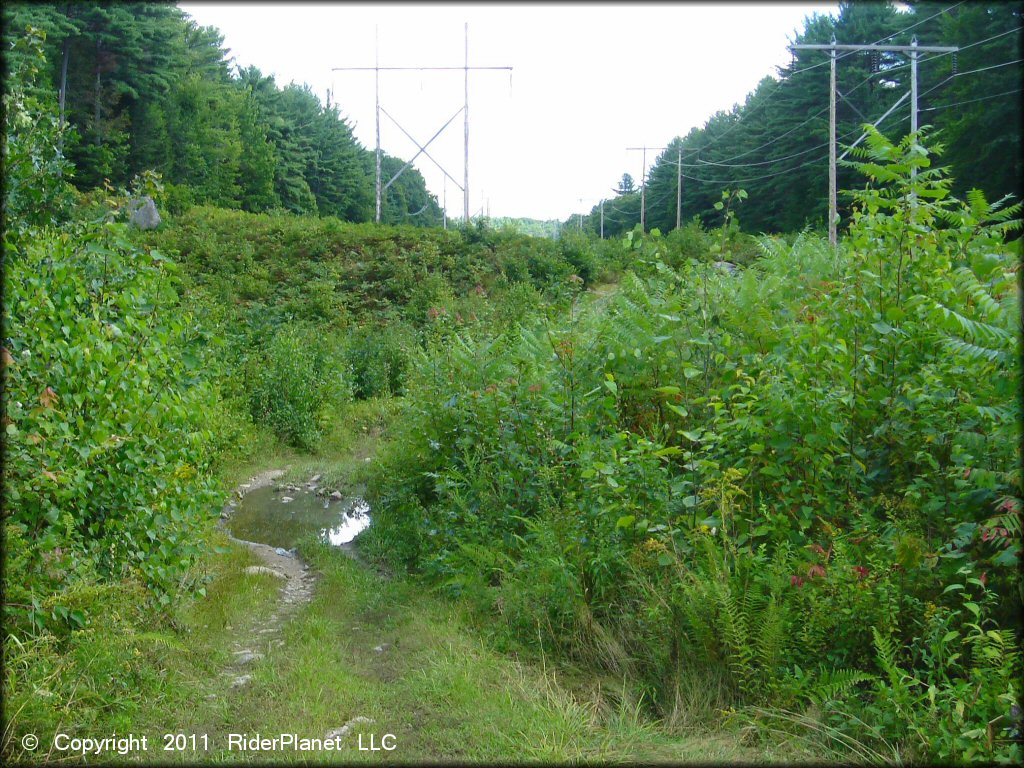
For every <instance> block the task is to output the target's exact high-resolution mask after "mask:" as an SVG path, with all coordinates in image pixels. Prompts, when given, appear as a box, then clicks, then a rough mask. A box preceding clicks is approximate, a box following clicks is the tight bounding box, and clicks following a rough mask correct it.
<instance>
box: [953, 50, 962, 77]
mask: <svg viewBox="0 0 1024 768" xmlns="http://www.w3.org/2000/svg"><path fill="white" fill-rule="evenodd" d="M956 53H957V52H956V51H953V74H954V75H957V74H959V72H960V62H959V61H958V60H957V58H956Z"/></svg>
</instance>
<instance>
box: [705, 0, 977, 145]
mask: <svg viewBox="0 0 1024 768" xmlns="http://www.w3.org/2000/svg"><path fill="white" fill-rule="evenodd" d="M965 2H966V0H960V2H958V3H954V4H953V5H951V6H949V7H948V8H945V9H944V10H941V11H939V12H938V13H933V14H932V15H931V16H929V17H928V18H926V19H921V20H920V21H917V22H914V23H913V24H911V25H910V26H909V27H905V28H903V29H901V30H900V31H899V32H894V33H892V34H891V35H887V36H886V37H883V38H881V39H879V40H876V41H875V42H874V43H870V44H869V45H879V44H881V43H883V42H885V41H886V40H890V39H892V38H894V37H897V36H899V35H902V34H904V33H906V32H909V31H910V30H911V29H913V28H914V27H916V26H919V25H921V24H924V23H925V22H927V21H931V20H932V19H934V18H936V17H938V16H941V15H942V14H944V13H949V12H950V11H952V10H953V9H954V8H957V7H959V6H961V5H963V4H964V3H965ZM864 47H867V46H864ZM854 53H857V51H849V52H848V53H843V54H840V55H838V56H836V60H837V61H838V60H840V59H845V58H847V57H848V56H852V55H853V54H854ZM829 63H830V61H828V60H826V61H822V62H818V63H817V64H811V65H809V66H807V67H803V68H801V69H797V70H794V71H792V72H787V73H786V74H785V75H784V76H783V78H782V79H780V80H779V81H778V82H777V83H776V85H775V88H774V89H773V90H772V91H771V92H770V93H768V94H767V95H766V96H765V97H764V99H763V100H762V101H761V103H760V104H758V105H756V106H755V107H753V108H752V109H750V110H748V111H744V113H743V114H742V115H740V117H739V119H738V120H737V121H736V122H735V123H733V124H732V125H731V126H729V127H728V128H726V129H725V131H724V132H723V133H721V134H719V135H718V136H716V137H714V138H713V139H712V140H711V143H710V144H707V145H705V146H703V147H701V150H704V149H708V148H709V147H712V146H714V145H715V144H717V143H718V142H719V141H721V140H722V139H724V138H725V137H726V136H727V135H728V134H729V133H730V132H732V131H733V130H734V129H735V128H736V127H737V126H738V125H739V124H740V123H742V122H743V120H745V119H746V118H747V117H748V116H749V115H750V114H751V113H753V112H754V111H755V110H757V109H758V108H759V107H763V106H764V105H765V104H767V102H768V100H769V99H770V98H771V97H772V96H774V95H775V94H776V93H778V91H779V88H781V87H782V84H783V83H784V82H785V81H786V80H787V79H789V78H791V77H793V76H794V75H799V74H802V73H804V72H809V71H810V70H812V69H817V68H818V67H823V66H825V65H826V64H829Z"/></svg>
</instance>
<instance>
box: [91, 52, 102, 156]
mask: <svg viewBox="0 0 1024 768" xmlns="http://www.w3.org/2000/svg"><path fill="white" fill-rule="evenodd" d="M100 47H101V43H100V41H99V40H97V41H96V91H95V96H94V99H93V117H92V119H93V123H92V133H93V144H95V145H96V146H97V147H98V146H99V145H100V94H101V92H102V88H103V83H102V81H101V79H100V77H101V76H100V52H101V51H100Z"/></svg>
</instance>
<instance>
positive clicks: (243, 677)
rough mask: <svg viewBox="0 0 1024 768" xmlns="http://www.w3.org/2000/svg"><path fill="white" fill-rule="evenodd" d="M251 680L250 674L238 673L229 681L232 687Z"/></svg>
mask: <svg viewBox="0 0 1024 768" xmlns="http://www.w3.org/2000/svg"><path fill="white" fill-rule="evenodd" d="M251 681H252V675H239V676H238V677H236V678H235V679H234V680H232V681H231V687H232V688H241V687H242V686H243V685H248V684H249V683H250V682H251Z"/></svg>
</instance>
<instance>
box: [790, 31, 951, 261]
mask: <svg viewBox="0 0 1024 768" xmlns="http://www.w3.org/2000/svg"><path fill="white" fill-rule="evenodd" d="M789 48H790V50H791V51H795V50H804V51H828V52H829V55H830V57H831V73H830V77H829V169H828V180H829V201H828V202H829V221H828V240H829V243H830V244H831V245H832V246H835V244H836V218H837V210H836V51H851V52H852V51H885V52H889V53H908V54H910V130H911V132H912V133H913V132H916V131H917V61H918V59H917V55H918V54H919V53H956V52H957V51H958V50H960V49H959V48H958V47H957V46H955V45H918V44H917V37H916V36H915V37H914V38H913V39H912V40H911V44H910V45H879V44H877V43H871V44H865V45H858V44H837V43H836V39H835V36H834V35H833V37H832V42H831V43H827V44H820V43H801V44H799V45H791V46H789ZM901 101H903V99H900V102H901ZM898 103H899V102H897V104H898ZM891 111H892V110H890V112H891ZM888 114H889V112H886V113H885V115H883V116H882V118H884V117H885V116H886V115H888ZM882 118H879V120H878V121H876V123H875V125H877V124H878V123H880V122H881V121H882ZM861 138H863V136H862V137H861ZM859 141H860V139H858V140H857V142H859ZM843 156H844V157H845V154H844V155H843ZM910 174H911V177H914V176H916V173H915V169H913V168H912V169H911V171H910Z"/></svg>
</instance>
